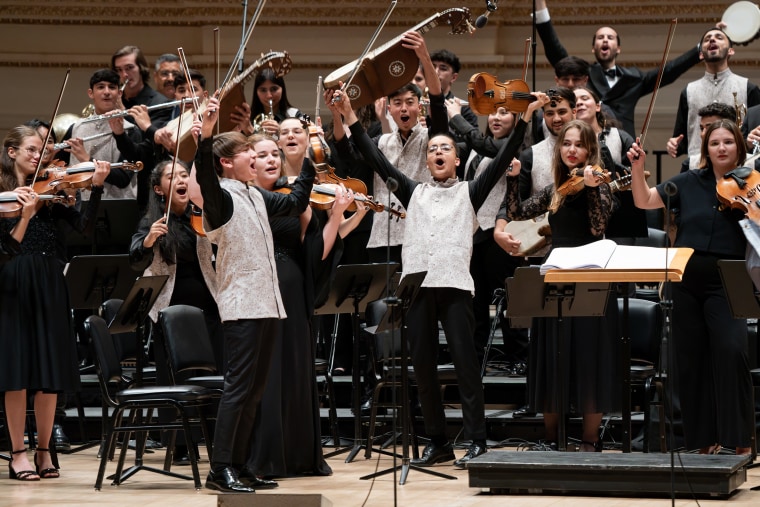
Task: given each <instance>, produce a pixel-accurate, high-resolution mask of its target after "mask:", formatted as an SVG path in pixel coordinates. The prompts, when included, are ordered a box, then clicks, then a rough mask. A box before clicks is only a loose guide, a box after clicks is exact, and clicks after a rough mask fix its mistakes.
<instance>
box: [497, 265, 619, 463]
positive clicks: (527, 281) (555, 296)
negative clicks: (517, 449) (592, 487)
mask: <svg viewBox="0 0 760 507" xmlns="http://www.w3.org/2000/svg"><path fill="white" fill-rule="evenodd" d="M609 291H610V284H609V283H606V282H598V283H594V282H591V283H575V282H567V283H565V282H562V283H545V282H544V277H543V275H541V274H540V271H539V268H538V267H533V266H531V267H519V268H517V269H516V270H515V275H514V276H513V277H511V278H507V293H508V295H509V305H507V317H551V318H556V319H557V322H558V325H557V332H556V336H555V339H556V346H557V356H556V357H557V366H558V368H559V371H558V372H557V376H556V378H557V379H558V382H559V385H556V386H555V389H556V392H557V398H558V407H557V416H558V417H557V419H558V421H557V446H558V448H559V450H560V451H565V450H567V432H566V428H565V403H566V401H567V388H568V386H567V383H566V382H564V381H563V379H564V378H565V373H566V372H565V365H564V362H563V358H562V351H563V349H562V347H563V343H562V342H563V340H562V333H563V326H564V322H563V319H564V318H565V317H599V316H603V315H604V314H605V311H606V307H607V296H608V293H609ZM542 408H543V407H536V410H537V411H538V412H540V411H542Z"/></svg>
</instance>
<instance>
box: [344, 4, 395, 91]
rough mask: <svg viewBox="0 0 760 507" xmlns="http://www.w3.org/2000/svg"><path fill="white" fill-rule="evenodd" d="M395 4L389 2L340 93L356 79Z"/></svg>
mask: <svg viewBox="0 0 760 507" xmlns="http://www.w3.org/2000/svg"><path fill="white" fill-rule="evenodd" d="M397 3H398V0H392V1H391V4H390V5H389V6H388V9H387V10H386V11H385V15H384V16H383V19H382V20H381V21H380V24H379V25H377V28H376V29H375V33H373V34H372V37H371V38H370V40H369V42H368V43H367V46H366V47H365V48H364V51H362V54H361V56H359V58H358V59H357V60H356V65H354V70H352V71H351V74H350V75H349V76H348V79H347V80H346V82H345V83H343V86H341V87H340V91H343V90H345V89H346V88H347V87H348V86H349V85H350V84H351V81H353V80H354V77H356V73H357V72H359V69H360V68H361V66H362V63H363V61H364V57H365V56H367V53H369V50H370V49H372V45H373V44H374V43H375V41H376V40H377V38H378V37H379V36H380V32H381V31H382V30H383V27H384V26H385V24H386V23H387V22H388V18H390V17H391V13H393V9H395V8H396V4H397ZM333 103H335V98H333Z"/></svg>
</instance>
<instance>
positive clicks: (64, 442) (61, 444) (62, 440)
mask: <svg viewBox="0 0 760 507" xmlns="http://www.w3.org/2000/svg"><path fill="white" fill-rule="evenodd" d="M53 444H55V450H56V451H70V450H71V442H70V441H69V437H67V436H66V433H64V432H63V426H61V425H60V424H54V425H53Z"/></svg>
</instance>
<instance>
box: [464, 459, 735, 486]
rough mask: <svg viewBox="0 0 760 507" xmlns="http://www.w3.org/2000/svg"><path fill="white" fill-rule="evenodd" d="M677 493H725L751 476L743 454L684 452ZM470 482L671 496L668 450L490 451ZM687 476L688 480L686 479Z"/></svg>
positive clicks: (472, 468) (476, 463) (473, 465)
mask: <svg viewBox="0 0 760 507" xmlns="http://www.w3.org/2000/svg"><path fill="white" fill-rule="evenodd" d="M680 458H681V459H680V462H682V463H683V467H681V465H680V462H679V459H678V457H676V459H675V463H676V470H675V476H674V483H673V484H674V487H673V489H674V491H675V494H676V495H677V496H691V495H692V494H693V495H697V496H700V497H727V496H729V495H730V494H731V493H732V492H733V491H735V490H736V489H737V488H738V487H739V486H741V485H742V484H743V483H744V482H745V481H746V480H747V469H746V465H747V464H748V463H749V458H748V457H744V456H730V455H729V456H701V455H694V454H685V455H681V457H680ZM467 468H468V473H469V477H470V487H473V488H481V489H489V490H490V491H491V493H493V494H526V493H536V494H542V493H545V494H600V495H605V494H608V495H614V496H634V497H639V496H642V495H651V496H670V494H671V472H670V455H668V454H644V453H630V454H622V453H604V454H596V453H568V452H565V453H560V452H530V451H525V452H504V451H502V452H499V451H492V452H489V453H487V454H485V455H483V456H480V457H478V458H476V459H475V460H473V461H471V462H470V463H469V465H468V467H467ZM685 477H686V478H688V482H687V480H686V479H685Z"/></svg>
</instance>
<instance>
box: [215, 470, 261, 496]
mask: <svg viewBox="0 0 760 507" xmlns="http://www.w3.org/2000/svg"><path fill="white" fill-rule="evenodd" d="M206 488H207V489H215V490H217V491H222V492H224V493H255V492H256V490H254V489H253V488H251V487H249V486H246V485H245V484H243V483H242V482H240V480H239V479H238V474H237V472H236V471H235V469H234V468H232V467H224V468H223V469H222V470H220V471H218V472H214V471H213V470H212V471H210V472H209V473H208V477H206Z"/></svg>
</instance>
